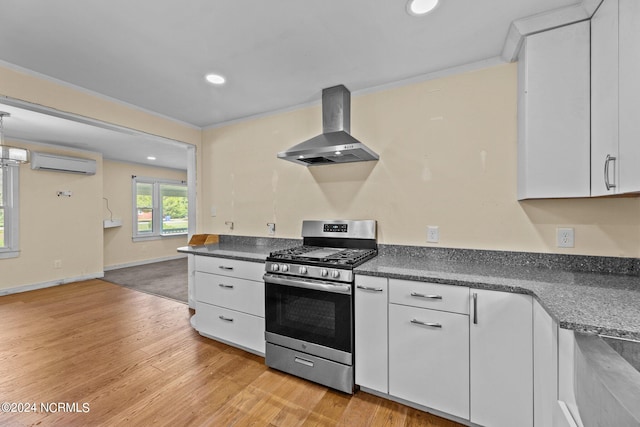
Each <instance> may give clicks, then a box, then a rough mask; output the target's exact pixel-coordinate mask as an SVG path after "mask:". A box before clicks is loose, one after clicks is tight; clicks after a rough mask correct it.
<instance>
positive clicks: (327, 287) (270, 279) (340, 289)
mask: <svg viewBox="0 0 640 427" xmlns="http://www.w3.org/2000/svg"><path fill="white" fill-rule="evenodd" d="M263 279H264V281H265V282H266V283H272V284H274V285H283V286H293V287H296V288H304V289H312V290H314V291H324V292H333V293H335V294H351V285H335V284H333V283H329V282H308V281H306V280H296V279H291V278H289V277H286V278H285V277H281V276H275V275H273V274H269V273H266V274H265V275H264V276H263Z"/></svg>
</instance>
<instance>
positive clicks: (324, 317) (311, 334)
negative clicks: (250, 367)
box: [264, 273, 353, 365]
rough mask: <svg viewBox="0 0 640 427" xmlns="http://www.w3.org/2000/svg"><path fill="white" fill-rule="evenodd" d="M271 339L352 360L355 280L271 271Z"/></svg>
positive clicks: (267, 313)
mask: <svg viewBox="0 0 640 427" xmlns="http://www.w3.org/2000/svg"><path fill="white" fill-rule="evenodd" d="M264 281H265V326H266V338H267V342H271V343H273V344H277V345H280V346H284V347H288V348H291V349H294V350H298V351H303V352H306V353H309V354H313V355H316V356H319V357H324V358H327V359H330V360H334V361H336V362H339V363H344V364H348V365H351V364H352V345H353V336H352V335H353V334H352V331H353V306H352V297H351V288H352V287H351V284H336V283H332V282H326V281H321V280H308V279H299V278H292V277H286V276H279V275H276V274H271V273H267V274H265V275H264Z"/></svg>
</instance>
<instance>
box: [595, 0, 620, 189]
mask: <svg viewBox="0 0 640 427" xmlns="http://www.w3.org/2000/svg"><path fill="white" fill-rule="evenodd" d="M591 27H592V28H591V33H592V40H591V75H592V81H593V85H592V88H591V105H592V110H591V111H592V115H591V138H592V145H591V152H592V158H591V195H592V196H603V195H611V194H616V193H618V192H619V190H620V189H619V188H618V182H619V181H620V180H619V177H618V159H619V154H618V141H619V137H618V91H619V80H618V56H619V52H618V1H617V0H608V1H604V2H603V3H602V4H601V5H600V8H599V9H598V10H597V11H596V13H595V14H594V15H593V17H592V18H591Z"/></svg>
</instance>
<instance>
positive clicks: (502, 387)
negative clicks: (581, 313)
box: [355, 276, 558, 427]
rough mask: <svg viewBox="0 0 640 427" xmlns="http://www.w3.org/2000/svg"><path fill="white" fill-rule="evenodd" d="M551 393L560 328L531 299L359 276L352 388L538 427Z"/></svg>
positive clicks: (441, 410)
mask: <svg viewBox="0 0 640 427" xmlns="http://www.w3.org/2000/svg"><path fill="white" fill-rule="evenodd" d="M534 318H535V319H536V322H537V325H538V326H537V328H538V329H537V332H536V336H535V341H536V343H537V353H536V369H537V371H538V373H539V374H540V375H542V376H543V377H544V378H542V377H541V378H539V379H538V380H537V381H536V386H537V387H538V395H537V397H538V399H539V402H538V405H537V406H536V415H537V416H538V417H539V420H538V422H537V423H536V424H535V426H536V427H537V426H547V425H550V424H549V423H550V422H551V420H552V418H553V412H554V406H555V405H554V403H555V399H556V397H555V396H556V395H555V394H554V390H555V381H556V380H555V379H556V378H557V375H558V373H557V369H556V367H555V366H554V360H555V357H554V354H557V347H554V345H553V342H554V340H555V339H556V338H555V337H557V335H556V334H557V324H556V323H555V322H554V321H553V319H551V317H549V316H548V314H547V313H546V312H545V311H544V309H543V308H542V307H540V306H536V313H535V314H534V308H533V297H532V296H530V295H523V294H516V293H509V292H500V291H490V290H484V289H469V288H467V287H464V286H454V285H442V284H434V283H427V282H416V281H410V280H399V279H385V278H381V277H367V276H356V292H355V331H356V334H355V342H356V364H355V372H356V384H357V385H359V386H362V387H363V388H365V389H366V390H373V391H374V392H377V393H379V394H381V395H383V396H387V397H389V398H390V399H396V400H398V401H400V402H403V403H408V404H414V405H415V406H416V407H418V408H423V409H425V410H427V411H429V410H434V411H435V412H436V413H438V414H439V415H445V416H446V415H450V416H451V417H452V418H453V419H456V420H468V421H470V422H471V424H473V425H480V426H485V427H503V426H504V427H514V426H518V427H534V375H533V374H534V347H533V343H534V328H533V321H534Z"/></svg>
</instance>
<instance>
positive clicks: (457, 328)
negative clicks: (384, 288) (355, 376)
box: [389, 304, 469, 419]
mask: <svg viewBox="0 0 640 427" xmlns="http://www.w3.org/2000/svg"><path fill="white" fill-rule="evenodd" d="M389 394H391V395H392V396H396V397H399V398H401V399H406V400H408V401H411V402H414V403H417V404H420V405H423V406H427V407H429V408H432V409H436V410H438V411H442V412H446V413H447V414H451V415H454V416H457V417H460V418H464V419H469V316H467V315H464V314H457V313H448V312H444V311H437V310H429V309H425V308H417V307H408V306H404V305H399V304H389Z"/></svg>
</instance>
